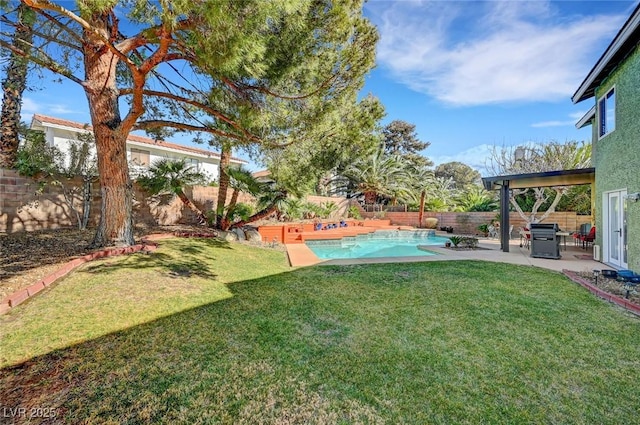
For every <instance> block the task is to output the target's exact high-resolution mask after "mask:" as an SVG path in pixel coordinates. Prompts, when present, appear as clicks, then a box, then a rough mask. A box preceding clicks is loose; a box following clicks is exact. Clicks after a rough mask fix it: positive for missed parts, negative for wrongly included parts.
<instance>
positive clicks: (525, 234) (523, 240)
mask: <svg viewBox="0 0 640 425" xmlns="http://www.w3.org/2000/svg"><path fill="white" fill-rule="evenodd" d="M519 233H520V246H521V247H522V246H524V247H525V248H527V249H529V243H530V242H531V232H529V229H528V228H527V227H521V228H520V232H519Z"/></svg>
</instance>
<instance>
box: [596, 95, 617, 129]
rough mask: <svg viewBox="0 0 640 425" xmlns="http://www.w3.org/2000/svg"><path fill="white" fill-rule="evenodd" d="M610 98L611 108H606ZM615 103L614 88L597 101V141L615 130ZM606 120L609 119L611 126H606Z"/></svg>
mask: <svg viewBox="0 0 640 425" xmlns="http://www.w3.org/2000/svg"><path fill="white" fill-rule="evenodd" d="M611 96H613V108H611V107H607V100H608V99H609V98H610V97H611ZM616 102H617V95H616V87H615V86H613V87H611V88H610V89H609V90H607V92H606V93H605V94H604V95H603V96H602V97H601V98H599V99H598V139H602V138H603V137H606V136H608V135H609V134H611V133H613V132H614V131H615V130H616ZM609 106H611V105H609ZM607 118H610V123H611V124H613V125H607Z"/></svg>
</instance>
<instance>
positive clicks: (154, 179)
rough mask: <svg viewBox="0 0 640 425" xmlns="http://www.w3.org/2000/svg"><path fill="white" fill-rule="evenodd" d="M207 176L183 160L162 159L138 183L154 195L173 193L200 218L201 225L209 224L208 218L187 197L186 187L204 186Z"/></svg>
mask: <svg viewBox="0 0 640 425" xmlns="http://www.w3.org/2000/svg"><path fill="white" fill-rule="evenodd" d="M204 182H205V176H204V175H203V174H202V173H200V172H199V171H197V170H194V168H193V166H191V165H188V164H187V160H186V159H185V158H183V159H160V160H158V161H155V162H154V163H153V165H152V166H151V167H150V168H149V173H148V174H147V175H144V176H141V177H139V178H138V183H139V184H140V186H142V188H143V189H145V190H147V191H148V192H149V193H151V194H152V195H158V194H161V193H172V194H174V195H176V196H177V197H178V198H180V200H181V201H182V203H183V204H184V205H185V206H186V207H187V208H189V209H190V210H191V211H193V213H194V214H195V215H196V216H197V217H198V220H199V222H200V224H203V225H204V224H206V223H207V217H206V216H205V215H204V213H203V212H202V211H201V210H200V209H199V208H198V207H196V206H195V205H194V204H193V202H191V200H190V199H189V198H188V197H187V195H185V193H184V187H185V186H193V185H196V184H203V183H204Z"/></svg>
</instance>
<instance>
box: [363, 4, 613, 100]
mask: <svg viewBox="0 0 640 425" xmlns="http://www.w3.org/2000/svg"><path fill="white" fill-rule="evenodd" d="M369 8H370V10H371V12H372V13H373V15H374V16H373V17H372V20H373V21H374V22H375V23H377V24H378V29H379V31H380V34H381V39H380V43H379V44H378V60H379V63H380V64H382V65H383V66H384V67H386V68H388V69H389V70H390V72H391V73H392V74H393V75H394V76H395V77H396V78H397V79H398V80H399V81H401V82H402V83H404V84H406V85H407V86H409V87H410V88H412V89H413V90H416V91H418V92H421V93H425V94H428V95H431V96H433V97H435V98H437V99H438V100H440V101H443V102H445V103H447V104H450V105H456V106H467V105H480V104H491V103H504V102H518V101H553V100H557V99H562V98H565V99H568V98H569V97H570V96H571V94H573V92H574V91H575V89H576V87H577V85H578V84H579V83H580V81H582V79H583V78H584V76H585V75H586V72H588V70H589V69H590V67H591V66H592V65H593V60H594V59H593V57H594V51H593V49H594V46H597V45H601V44H602V43H603V42H604V41H606V40H609V39H611V37H612V35H613V34H615V31H617V30H618V29H619V27H620V25H621V23H622V22H623V20H624V17H623V16H618V15H616V16H611V15H609V16H605V15H599V16H591V17H584V16H574V17H571V18H570V17H566V16H565V17H561V16H559V15H558V14H557V13H556V11H555V10H554V9H553V8H552V7H551V6H550V3H549V2H547V1H504V0H503V1H491V2H442V1H423V2H406V1H402V2H372V3H371V4H370V6H369Z"/></svg>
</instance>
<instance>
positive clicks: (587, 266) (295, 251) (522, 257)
mask: <svg viewBox="0 0 640 425" xmlns="http://www.w3.org/2000/svg"><path fill="white" fill-rule="evenodd" d="M438 236H445V237H446V234H444V233H440V232H438ZM519 245H520V240H519V239H512V240H511V241H510V244H509V252H502V251H501V250H500V241H499V240H497V239H488V238H479V245H478V246H479V247H480V248H482V249H475V250H459V251H457V250H453V249H448V248H444V247H440V246H429V247H428V250H429V251H431V252H434V253H435V254H436V255H429V256H424V257H385V258H353V259H343V260H321V259H319V258H318V257H316V255H315V254H314V253H313V252H312V251H311V249H310V248H309V247H308V246H307V245H305V244H287V245H286V248H287V255H288V256H289V263H290V264H291V266H293V267H305V266H312V265H316V264H320V265H351V264H380V263H408V262H422V261H456V260H481V261H491V262H499V263H510V264H519V265H524V266H535V267H541V268H544V269H549V270H555V271H558V272H561V271H562V270H571V271H575V272H589V273H590V272H591V271H592V270H593V269H602V268H603V267H606V266H605V265H604V264H602V263H600V262H597V261H594V260H593V259H592V258H593V257H592V250H591V249H587V250H584V249H582V247H580V246H574V245H573V244H568V245H567V246H566V250H565V246H564V245H562V244H561V247H560V255H561V256H562V258H561V259H559V260H552V259H546V258H532V257H530V256H529V254H530V252H529V250H528V249H527V248H525V247H520V246H519ZM589 258H590V259H589Z"/></svg>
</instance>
